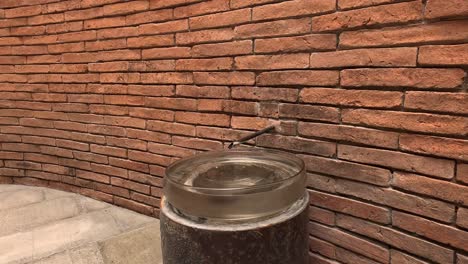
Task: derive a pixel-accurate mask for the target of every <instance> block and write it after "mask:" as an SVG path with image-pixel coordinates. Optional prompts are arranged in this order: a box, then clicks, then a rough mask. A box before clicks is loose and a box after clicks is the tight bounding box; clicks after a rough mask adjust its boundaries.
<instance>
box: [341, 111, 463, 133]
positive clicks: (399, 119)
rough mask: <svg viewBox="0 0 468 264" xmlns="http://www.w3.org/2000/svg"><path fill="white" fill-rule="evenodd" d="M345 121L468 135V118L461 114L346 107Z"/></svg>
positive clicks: (343, 117)
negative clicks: (450, 114) (449, 114)
mask: <svg viewBox="0 0 468 264" xmlns="http://www.w3.org/2000/svg"><path fill="white" fill-rule="evenodd" d="M341 116H342V120H343V122H344V123H348V124H356V125H367V126H371V127H386V128H392V129H399V130H407V131H415V132H425V133H434V134H456V135H462V136H463V135H465V136H466V135H467V134H468V132H467V127H468V119H467V118H465V117H461V116H448V115H435V114H424V113H410V112H397V111H381V110H367V109H346V110H344V111H343V112H342V115H341Z"/></svg>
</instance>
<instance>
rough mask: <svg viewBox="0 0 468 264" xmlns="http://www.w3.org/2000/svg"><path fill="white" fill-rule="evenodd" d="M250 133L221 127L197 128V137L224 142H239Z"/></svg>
mask: <svg viewBox="0 0 468 264" xmlns="http://www.w3.org/2000/svg"><path fill="white" fill-rule="evenodd" d="M247 134H248V133H247V132H245V131H241V130H233V129H228V128H219V127H204V126H198V127H197V137H201V138H211V139H219V140H223V141H233V140H237V139H239V138H241V137H243V136H246V135H247Z"/></svg>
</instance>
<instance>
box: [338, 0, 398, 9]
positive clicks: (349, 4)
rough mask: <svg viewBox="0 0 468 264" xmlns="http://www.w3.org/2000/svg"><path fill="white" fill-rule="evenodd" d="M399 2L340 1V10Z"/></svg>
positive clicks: (378, 0) (373, 0) (392, 0)
mask: <svg viewBox="0 0 468 264" xmlns="http://www.w3.org/2000/svg"><path fill="white" fill-rule="evenodd" d="M393 2H398V0H338V7H339V8H340V9H350V8H358V7H366V6H373V5H380V4H386V3H393Z"/></svg>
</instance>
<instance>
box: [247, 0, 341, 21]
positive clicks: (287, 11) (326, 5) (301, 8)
mask: <svg viewBox="0 0 468 264" xmlns="http://www.w3.org/2000/svg"><path fill="white" fill-rule="evenodd" d="M335 8H336V0H294V1H289V2H283V3H278V4H270V5H263V6H258V7H254V8H253V9H252V19H253V20H264V19H273V18H283V17H294V16H303V15H316V14H320V13H326V12H331V11H334V10H335Z"/></svg>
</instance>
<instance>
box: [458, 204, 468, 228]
mask: <svg viewBox="0 0 468 264" xmlns="http://www.w3.org/2000/svg"><path fill="white" fill-rule="evenodd" d="M457 225H458V226H460V227H464V228H468V209H466V208H463V207H460V208H458V213H457Z"/></svg>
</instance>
